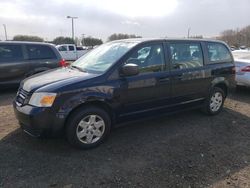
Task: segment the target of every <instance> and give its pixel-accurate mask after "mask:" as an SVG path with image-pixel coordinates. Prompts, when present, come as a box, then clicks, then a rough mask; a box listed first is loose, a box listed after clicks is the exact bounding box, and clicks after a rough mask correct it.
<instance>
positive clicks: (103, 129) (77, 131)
mask: <svg viewBox="0 0 250 188" xmlns="http://www.w3.org/2000/svg"><path fill="white" fill-rule="evenodd" d="M110 128H111V121H110V117H109V115H108V113H107V112H105V111H104V110H102V109H100V108H96V107H93V106H85V107H83V108H81V109H79V110H77V111H76V112H74V113H73V114H72V115H71V116H70V118H69V120H68V123H67V129H66V136H67V139H68V141H69V142H70V143H71V144H72V145H74V146H76V147H79V148H82V149H88V148H93V147H96V146H98V145H99V144H101V143H102V142H103V141H104V139H105V138H106V137H107V136H108V135H109V133H110Z"/></svg>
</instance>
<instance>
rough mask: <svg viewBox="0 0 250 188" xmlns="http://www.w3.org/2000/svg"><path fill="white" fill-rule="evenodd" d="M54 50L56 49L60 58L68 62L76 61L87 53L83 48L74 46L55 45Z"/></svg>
mask: <svg viewBox="0 0 250 188" xmlns="http://www.w3.org/2000/svg"><path fill="white" fill-rule="evenodd" d="M56 48H57V49H58V51H59V53H60V54H61V56H62V58H63V59H65V60H68V61H74V60H77V59H78V58H79V57H81V56H82V55H84V54H85V53H86V52H87V51H88V50H87V49H85V48H84V47H82V46H75V45H74V44H61V45H57V46H56Z"/></svg>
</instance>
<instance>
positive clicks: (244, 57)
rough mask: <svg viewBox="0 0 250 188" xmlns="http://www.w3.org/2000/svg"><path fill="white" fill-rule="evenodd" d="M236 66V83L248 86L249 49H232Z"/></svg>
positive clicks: (249, 72)
mask: <svg viewBox="0 0 250 188" xmlns="http://www.w3.org/2000/svg"><path fill="white" fill-rule="evenodd" d="M232 53H233V56H234V59H235V68H236V77H235V80H236V84H237V85H239V86H246V87H250V51H249V50H236V51H233V52H232Z"/></svg>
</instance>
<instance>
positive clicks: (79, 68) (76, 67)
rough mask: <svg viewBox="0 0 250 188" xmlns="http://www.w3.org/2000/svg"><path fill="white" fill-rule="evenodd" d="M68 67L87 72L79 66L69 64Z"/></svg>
mask: <svg viewBox="0 0 250 188" xmlns="http://www.w3.org/2000/svg"><path fill="white" fill-rule="evenodd" d="M70 67H72V68H75V69H77V70H79V71H81V72H87V71H86V70H84V69H82V68H81V67H78V66H75V65H71V66H70Z"/></svg>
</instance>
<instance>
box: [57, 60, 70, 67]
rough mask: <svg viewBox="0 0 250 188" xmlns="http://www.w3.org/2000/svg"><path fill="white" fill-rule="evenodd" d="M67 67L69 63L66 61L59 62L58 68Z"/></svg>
mask: <svg viewBox="0 0 250 188" xmlns="http://www.w3.org/2000/svg"><path fill="white" fill-rule="evenodd" d="M68 65H69V63H68V62H67V61H65V60H64V59H62V60H61V61H59V66H60V67H67V66H68Z"/></svg>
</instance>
